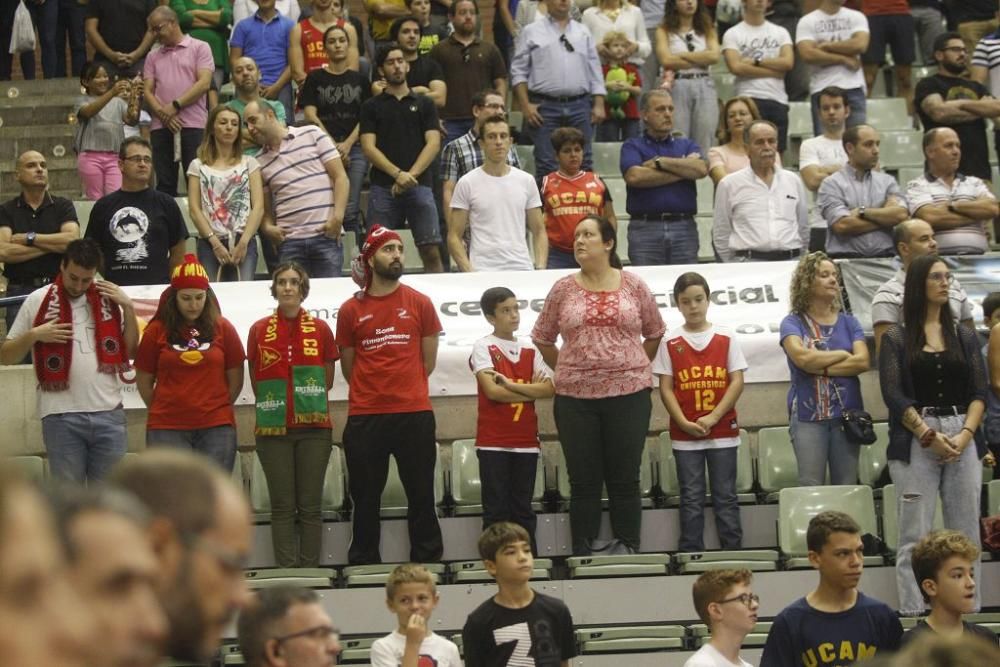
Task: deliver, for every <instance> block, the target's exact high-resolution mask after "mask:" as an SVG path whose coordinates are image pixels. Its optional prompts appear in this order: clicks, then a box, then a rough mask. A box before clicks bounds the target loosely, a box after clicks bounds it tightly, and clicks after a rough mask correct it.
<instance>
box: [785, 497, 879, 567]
mask: <svg viewBox="0 0 1000 667" xmlns="http://www.w3.org/2000/svg"><path fill="white" fill-rule="evenodd" d="M826 510H838V511H841V512H846V513H847V514H849V515H850V516H852V517H853V518H854V520H855V521H857V522H858V524H859V525H860V526H861V532H862V533H863V534H870V535H874V536H877V535H878V521H877V519H876V517H875V501H874V496H873V495H872V490H871V487H869V486H861V485H859V486H800V487H794V488H785V489H782V490H781V491H780V492H779V495H778V545H779V547H780V548H781V553H782V554H783V555H784V556H785V558H786V559H787V560H786V563H785V564H786V567H787V568H788V569H797V568H806V567H809V559H808V557H807V556H808V553H809V549H808V548H807V546H806V528H807V527H808V526H809V520H810V519H812V518H813V517H814V516H816V515H817V514H819V513H820V512H824V511H826ZM865 565H866V566H870V565H882V557H881V556H866V557H865Z"/></svg>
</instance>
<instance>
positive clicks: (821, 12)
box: [795, 0, 869, 134]
mask: <svg viewBox="0 0 1000 667" xmlns="http://www.w3.org/2000/svg"><path fill="white" fill-rule="evenodd" d="M868 36H869V35H868V19H867V18H865V15H864V14H862V13H861V12H859V11H856V10H853V9H847V8H846V7H844V0H822V2H821V3H820V5H819V9H816V10H814V11H812V12H809V13H808V14H806V15H805V16H803V17H802V18H801V19H800V20H799V25H798V29H797V30H796V35H795V40H796V46H797V47H798V50H799V57H800V58H802V60H804V61H805V62H807V63H809V65H810V66H811V69H810V74H809V92H810V93H811V102H812V116H813V132H814V133H815V134H819V133H820V128H821V127H822V124H821V123H820V119H819V93H820V91H821V90H823V89H824V88H826V87H828V86H837V87H838V88H843V89H844V90H845V91H846V92H847V100H848V106H850V108H851V113H850V115H849V116H848V117H847V127H853V126H854V125H860V124H862V123H864V122H865V121H866V120H867V116H866V110H867V106H866V101H865V74H864V71H863V70H862V69H861V54H862V53H864V52H865V51H867V50H868Z"/></svg>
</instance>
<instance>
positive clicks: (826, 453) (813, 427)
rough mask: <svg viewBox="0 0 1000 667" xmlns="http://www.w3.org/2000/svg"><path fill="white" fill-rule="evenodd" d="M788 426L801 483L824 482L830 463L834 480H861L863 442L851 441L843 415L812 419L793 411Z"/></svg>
mask: <svg viewBox="0 0 1000 667" xmlns="http://www.w3.org/2000/svg"><path fill="white" fill-rule="evenodd" d="M788 430H789V432H790V433H791V435H792V448H793V449H794V450H795V459H796V462H797V463H798V465H799V486H821V485H822V484H824V483H825V481H826V466H827V464H828V463H829V465H830V483H831V484H835V485H841V484H857V483H858V456H859V455H860V453H861V445H855V444H853V443H851V442H850V441H848V439H847V436H846V435H844V427H843V426H842V425H841V423H840V418H839V417H837V418H834V419H822V420H820V421H815V422H808V421H799V418H798V417H797V416H796V415H795V413H794V412H793V413H792V418H791V421H790V423H789V424H788Z"/></svg>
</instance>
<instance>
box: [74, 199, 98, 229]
mask: <svg viewBox="0 0 1000 667" xmlns="http://www.w3.org/2000/svg"><path fill="white" fill-rule="evenodd" d="M95 203H96V202H93V201H90V200H89V199H77V200H74V201H73V208H75V209H76V217H77V220H79V222H80V237H81V238H83V235H84V233H85V232H86V231H87V223H88V222H90V212H91V211H93V210H94V204H95Z"/></svg>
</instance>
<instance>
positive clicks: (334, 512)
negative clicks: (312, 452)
mask: <svg viewBox="0 0 1000 667" xmlns="http://www.w3.org/2000/svg"><path fill="white" fill-rule="evenodd" d="M341 456H342V454H341V450H340V448H339V447H334V448H333V451H332V452H330V460H329V461H328V462H327V464H326V475H325V477H324V479H323V496H322V501H323V504H322V510H323V518H324V519H335V518H337V517H338V516H339V514H338V513H339V511H340V510H342V509H343V507H344V497H345V496H346V490H345V482H344V464H343V460H342V458H341ZM233 474H234V477H235V474H236V473H235V471H234V473H233ZM250 507H251V509H252V510H253V513H254V518H256V519H257V520H258V521H261V520H263V521H267V520H268V519H270V516H271V494H270V492H269V491H268V488H267V477H266V476H265V475H264V468H263V466H261V463H260V457H259V456H257V452H254V454H253V467H252V470H251V473H250Z"/></svg>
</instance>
